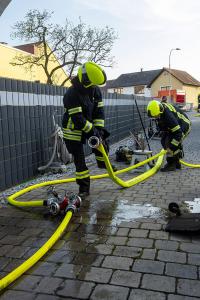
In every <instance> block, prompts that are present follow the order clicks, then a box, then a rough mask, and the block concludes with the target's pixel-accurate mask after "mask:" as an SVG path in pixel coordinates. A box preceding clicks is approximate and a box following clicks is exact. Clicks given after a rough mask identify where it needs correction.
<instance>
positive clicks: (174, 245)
mask: <svg viewBox="0 0 200 300" xmlns="http://www.w3.org/2000/svg"><path fill="white" fill-rule="evenodd" d="M178 246H179V243H178V242H175V241H167V240H157V241H156V242H155V248H156V249H163V250H177V249H178Z"/></svg>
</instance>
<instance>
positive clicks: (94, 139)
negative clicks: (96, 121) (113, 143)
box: [88, 135, 101, 148]
mask: <svg viewBox="0 0 200 300" xmlns="http://www.w3.org/2000/svg"><path fill="white" fill-rule="evenodd" d="M100 143H101V139H100V138H98V137H97V136H95V135H93V136H91V137H90V138H89V139H88V145H89V146H90V147H91V148H98V147H99V145H100Z"/></svg>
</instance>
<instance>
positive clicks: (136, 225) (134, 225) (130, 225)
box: [120, 221, 141, 228]
mask: <svg viewBox="0 0 200 300" xmlns="http://www.w3.org/2000/svg"><path fill="white" fill-rule="evenodd" d="M140 224H141V223H139V222H127V221H123V222H121V223H120V226H121V227H128V228H139V227H140Z"/></svg>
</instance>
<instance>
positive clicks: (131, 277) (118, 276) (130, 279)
mask: <svg viewBox="0 0 200 300" xmlns="http://www.w3.org/2000/svg"><path fill="white" fill-rule="evenodd" d="M140 278H141V274H140V273H137V272H130V271H120V270H118V271H115V272H114V273H113V276H112V279H111V284H116V285H122V286H127V287H139V284H140Z"/></svg>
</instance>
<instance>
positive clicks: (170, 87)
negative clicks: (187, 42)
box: [169, 48, 181, 101]
mask: <svg viewBox="0 0 200 300" xmlns="http://www.w3.org/2000/svg"><path fill="white" fill-rule="evenodd" d="M176 50H181V49H180V48H172V49H171V50H170V53H169V100H170V101H171V89H172V86H171V84H172V83H171V74H170V68H171V54H172V51H176Z"/></svg>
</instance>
